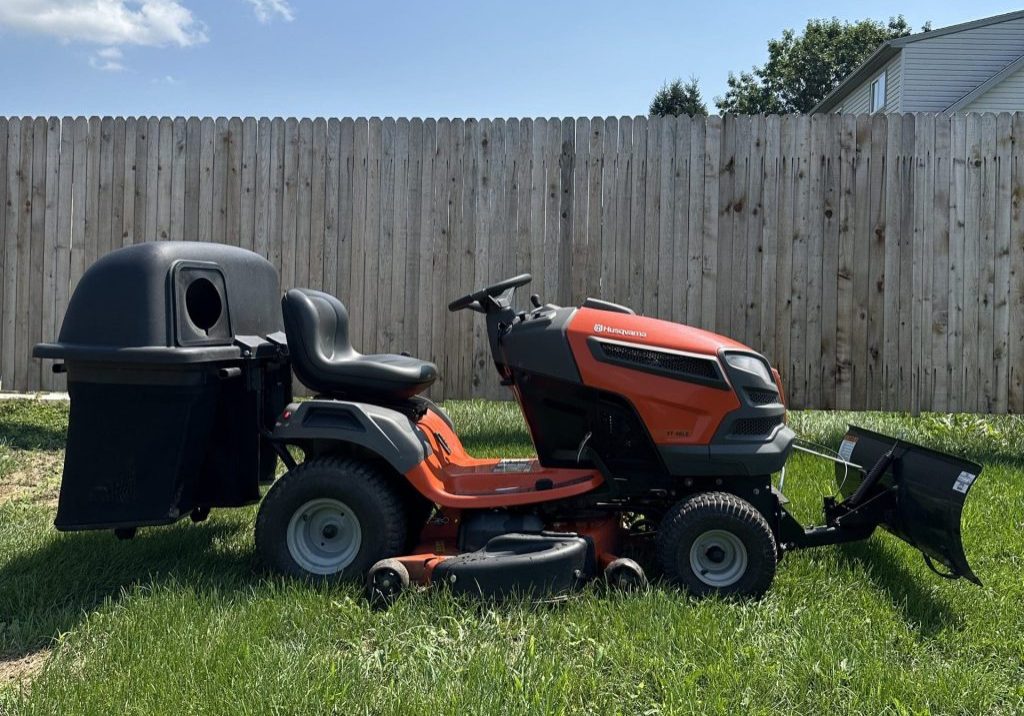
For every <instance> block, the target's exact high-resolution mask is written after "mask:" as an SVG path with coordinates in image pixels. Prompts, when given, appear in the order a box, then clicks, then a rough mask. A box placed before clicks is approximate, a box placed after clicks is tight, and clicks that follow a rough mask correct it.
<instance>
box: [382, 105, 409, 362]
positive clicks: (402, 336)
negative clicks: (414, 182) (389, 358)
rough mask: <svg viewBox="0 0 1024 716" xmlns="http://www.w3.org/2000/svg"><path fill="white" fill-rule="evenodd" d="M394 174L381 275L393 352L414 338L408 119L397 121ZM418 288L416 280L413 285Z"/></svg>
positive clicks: (406, 348)
mask: <svg viewBox="0 0 1024 716" xmlns="http://www.w3.org/2000/svg"><path fill="white" fill-rule="evenodd" d="M394 131H395V140H394V157H395V159H394V178H393V180H392V182H391V203H392V206H393V207H394V209H393V214H394V219H393V225H394V228H393V230H392V238H391V256H390V258H389V259H388V261H387V263H386V264H385V265H384V266H382V271H381V279H382V281H383V282H386V283H387V284H388V287H389V288H390V294H389V296H388V310H387V315H388V316H390V321H389V323H390V327H389V331H388V332H389V334H390V337H389V341H388V343H387V344H385V345H386V348H387V350H389V351H391V352H401V351H407V352H409V351H411V348H412V346H413V345H414V343H413V342H411V341H410V340H409V336H408V335H407V334H406V330H407V328H408V326H409V324H411V323H413V321H411V320H409V316H408V314H407V313H406V303H405V294H406V291H407V290H409V282H410V279H411V278H412V277H410V276H409V271H408V269H409V266H408V251H409V159H410V153H409V139H410V138H409V120H408V119H405V118H401V119H398V120H396V121H395V130H394ZM412 288H413V289H415V284H413V285H412Z"/></svg>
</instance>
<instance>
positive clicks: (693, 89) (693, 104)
mask: <svg viewBox="0 0 1024 716" xmlns="http://www.w3.org/2000/svg"><path fill="white" fill-rule="evenodd" d="M707 113H708V106H707V105H706V104H704V98H703V97H701V94H700V87H699V86H698V85H697V78H696V77H691V78H690V81H689V82H685V83H684V82H683V81H682V80H681V79H675V80H673V81H672V82H666V83H665V84H664V85H662V87H661V89H660V90H658V93H657V94H656V95H654V99H653V100H651V116H652V117H665V116H668V115H672V116H678V115H680V114H688V115H690V116H691V117H693V116H696V115H699V116H703V115H706V114H707Z"/></svg>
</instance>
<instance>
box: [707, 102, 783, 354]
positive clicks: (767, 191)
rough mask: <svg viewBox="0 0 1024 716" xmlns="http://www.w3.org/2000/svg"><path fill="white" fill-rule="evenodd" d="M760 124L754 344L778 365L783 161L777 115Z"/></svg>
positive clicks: (779, 122)
mask: <svg viewBox="0 0 1024 716" xmlns="http://www.w3.org/2000/svg"><path fill="white" fill-rule="evenodd" d="M764 125H765V143H764V172H763V175H762V176H763V178H764V179H763V181H764V188H763V190H762V204H763V205H764V216H763V222H764V227H763V228H762V233H761V246H762V254H763V257H764V258H763V260H762V262H761V295H760V296H759V303H760V306H761V316H760V319H759V333H760V336H761V339H760V341H759V342H758V344H757V347H758V349H759V350H761V351H763V352H764V355H765V356H766V357H767V358H768V360H769V361H771V363H772V365H780V364H779V363H778V358H779V355H778V351H779V348H778V341H777V336H778V330H777V327H776V323H775V317H776V307H777V305H778V303H777V294H776V288H777V287H776V281H777V274H778V258H779V239H778V235H779V209H780V207H779V198H780V193H779V192H780V189H781V187H780V186H779V177H780V171H781V163H782V161H783V158H782V156H781V151H782V145H781V142H782V135H781V131H782V130H781V119H780V118H779V116H778V115H774V114H773V115H769V116H768V117H765V120H764ZM690 193H691V195H693V194H694V192H693V190H692V189H691V192H690ZM691 206H692V204H691ZM691 241H692V239H691Z"/></svg>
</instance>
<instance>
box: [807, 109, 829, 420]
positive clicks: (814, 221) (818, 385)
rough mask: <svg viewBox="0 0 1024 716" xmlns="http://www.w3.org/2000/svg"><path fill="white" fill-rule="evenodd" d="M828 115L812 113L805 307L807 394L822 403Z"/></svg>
mask: <svg viewBox="0 0 1024 716" xmlns="http://www.w3.org/2000/svg"><path fill="white" fill-rule="evenodd" d="M827 130H828V115H825V114H816V115H813V116H812V117H811V127H810V132H811V141H810V157H809V161H808V166H807V176H808V187H807V192H808V194H807V210H806V212H807V219H806V221H805V224H806V228H807V244H806V247H807V248H806V254H807V265H806V269H805V270H806V276H807V280H806V286H807V288H806V291H805V293H804V307H805V311H806V318H805V323H806V329H805V331H804V341H805V344H804V350H803V354H804V362H805V367H804V372H805V374H806V375H807V388H806V393H805V394H804V402H805V404H806V405H814V406H818V405H821V404H822V394H821V391H822V378H823V373H824V367H825V365H826V363H825V361H824V360H823V359H824V357H825V356H824V351H823V350H822V340H821V331H822V300H823V299H822V296H823V279H824V276H823V274H822V270H823V263H824V259H823V255H824V252H825V246H824V227H825V221H826V217H825V214H824V210H825V206H826V203H825V191H826V188H825V184H826V181H827V175H828V164H829V157H828V137H827V134H826V132H827Z"/></svg>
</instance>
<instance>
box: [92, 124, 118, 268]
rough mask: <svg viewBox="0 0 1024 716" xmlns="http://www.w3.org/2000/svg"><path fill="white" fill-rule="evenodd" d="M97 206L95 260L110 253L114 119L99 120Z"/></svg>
mask: <svg viewBox="0 0 1024 716" xmlns="http://www.w3.org/2000/svg"><path fill="white" fill-rule="evenodd" d="M99 154H100V156H99V188H98V190H97V191H98V197H99V205H98V209H97V214H96V258H100V257H101V256H103V255H104V254H107V253H110V250H111V248H113V247H112V246H111V241H110V227H111V224H110V212H111V207H112V204H113V191H114V118H113V117H104V118H103V119H101V120H100V140H99Z"/></svg>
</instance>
